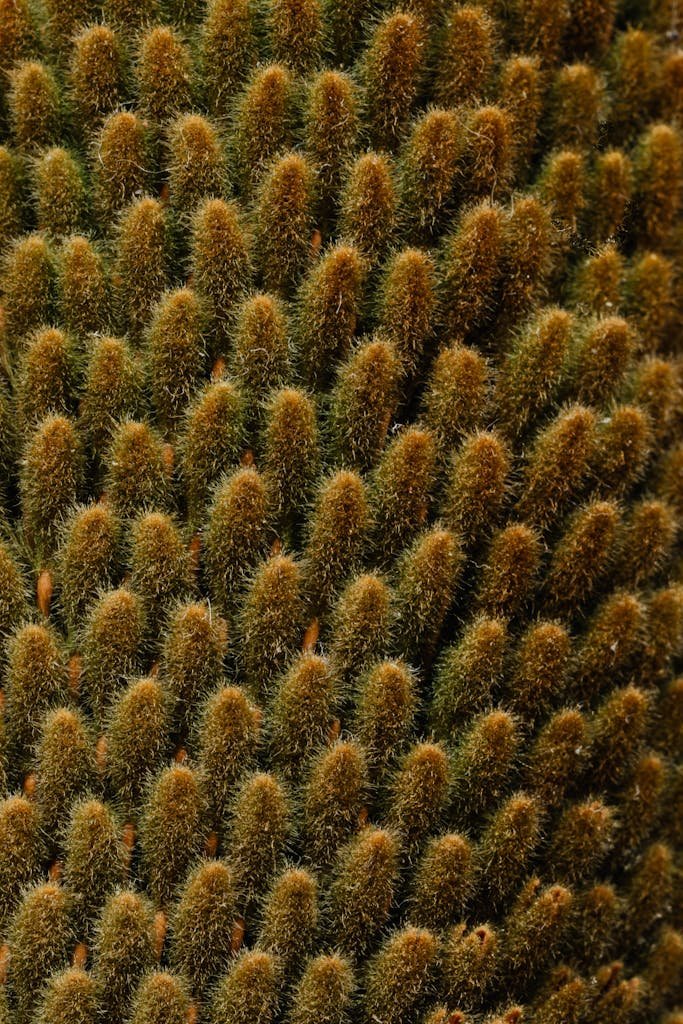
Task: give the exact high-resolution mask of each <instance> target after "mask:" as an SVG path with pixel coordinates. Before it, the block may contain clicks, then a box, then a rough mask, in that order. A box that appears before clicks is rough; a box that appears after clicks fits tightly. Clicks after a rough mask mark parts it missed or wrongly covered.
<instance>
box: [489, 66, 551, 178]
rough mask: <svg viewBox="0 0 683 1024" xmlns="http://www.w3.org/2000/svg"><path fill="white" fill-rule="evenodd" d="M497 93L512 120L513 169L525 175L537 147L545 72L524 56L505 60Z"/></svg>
mask: <svg viewBox="0 0 683 1024" xmlns="http://www.w3.org/2000/svg"><path fill="white" fill-rule="evenodd" d="M498 90H499V102H500V104H501V106H502V107H503V108H504V109H505V110H506V111H507V113H508V116H509V118H510V125H511V130H512V135H513V139H514V144H513V151H512V162H513V166H514V168H515V171H516V172H517V173H518V174H521V175H524V174H525V172H527V168H528V165H529V162H530V160H531V157H532V155H533V152H534V149H535V146H536V141H537V131H538V124H539V121H540V118H541V114H542V113H543V91H542V72H541V69H540V66H539V61H538V58H536V57H531V56H529V55H526V54H523V55H521V56H513V57H510V58H509V59H508V60H506V61H505V63H504V64H503V67H502V70H501V73H500V80H499V84H498ZM527 173H528V172H527Z"/></svg>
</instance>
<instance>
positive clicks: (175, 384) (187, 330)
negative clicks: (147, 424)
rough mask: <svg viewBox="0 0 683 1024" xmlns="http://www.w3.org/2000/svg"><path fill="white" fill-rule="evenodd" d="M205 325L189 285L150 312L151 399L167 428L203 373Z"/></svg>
mask: <svg viewBox="0 0 683 1024" xmlns="http://www.w3.org/2000/svg"><path fill="white" fill-rule="evenodd" d="M205 329H206V320H205V314H204V310H203V309H202V305H201V302H200V300H199V298H198V296H197V294H196V293H195V292H194V291H193V290H192V289H190V288H181V289H177V290H176V291H172V292H169V293H168V294H167V295H165V296H164V297H163V298H162V299H161V300H160V302H159V304H158V305H157V306H156V308H155V309H154V310H153V312H152V317H151V320H150V323H149V327H148V329H147V332H146V337H145V347H146V353H147V356H148V360H149V369H150V374H151V389H152V401H153V402H154V406H155V408H156V411H157V415H158V418H159V421H160V422H161V424H163V425H165V426H166V427H167V429H168V428H170V429H172V428H173V426H174V425H175V424H176V423H177V421H178V419H179V418H180V416H181V415H182V413H183V412H184V411H185V409H186V408H187V405H188V403H189V401H190V399H191V398H192V396H193V395H194V393H195V391H196V390H197V388H198V386H199V383H200V381H201V379H202V377H203V375H204V369H205V364H206V345H205V337H204V335H205Z"/></svg>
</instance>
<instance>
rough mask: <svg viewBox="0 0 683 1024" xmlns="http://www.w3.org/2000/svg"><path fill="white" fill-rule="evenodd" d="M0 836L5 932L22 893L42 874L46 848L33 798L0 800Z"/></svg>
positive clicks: (0, 914) (0, 919)
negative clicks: (0, 841) (0, 843)
mask: <svg viewBox="0 0 683 1024" xmlns="http://www.w3.org/2000/svg"><path fill="white" fill-rule="evenodd" d="M0 839H1V840H2V848H3V851H4V852H3V859H2V862H1V863H0V892H2V909H1V910H0V931H2V934H3V935H5V934H6V931H7V926H8V924H9V923H10V922H11V920H12V915H13V914H14V911H15V909H16V907H17V905H18V904H19V902H20V900H21V898H22V896H23V893H24V892H25V891H26V890H27V889H28V888H29V886H31V885H32V884H33V883H37V882H39V881H40V879H41V876H42V867H43V863H44V859H45V852H46V851H45V849H44V844H43V840H42V837H41V834H40V822H39V817H38V811H37V808H36V805H35V801H32V800H28V799H27V798H26V797H24V796H21V795H15V796H9V797H7V798H6V799H4V800H3V801H2V802H0Z"/></svg>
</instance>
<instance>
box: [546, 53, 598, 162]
mask: <svg viewBox="0 0 683 1024" xmlns="http://www.w3.org/2000/svg"><path fill="white" fill-rule="evenodd" d="M603 91H604V83H603V82H602V81H601V78H600V76H599V74H598V73H597V72H596V71H595V69H594V68H592V67H591V66H590V65H589V64H565V65H564V67H562V68H560V70H559V71H558V72H557V74H556V76H555V80H554V82H553V87H552V99H551V104H552V108H553V112H552V133H553V139H554V142H555V144H556V145H562V146H567V147H569V148H577V149H589V148H590V147H591V146H593V145H595V142H596V140H597V136H598V130H599V121H600V116H601V113H602V105H603Z"/></svg>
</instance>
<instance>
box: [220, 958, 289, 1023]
mask: <svg viewBox="0 0 683 1024" xmlns="http://www.w3.org/2000/svg"><path fill="white" fill-rule="evenodd" d="M281 985H282V976H281V971H280V965H279V963H278V959H277V957H276V956H274V955H273V954H272V953H266V952H265V951H263V950H260V949H248V950H245V951H244V952H242V953H241V954H240V955H239V957H238V958H237V959H236V960H235V962H234V964H233V966H232V967H231V968H230V970H229V971H228V972H227V973H226V974H225V975H224V976H223V978H222V979H221V980H220V982H219V983H218V986H217V987H216V989H215V992H214V995H213V998H212V1000H211V1004H210V1012H211V1014H212V1017H213V1019H214V1020H221V1021H224V1022H225V1024H240V1021H244V1020H257V1021H258V1022H259V1024H274V1022H275V1020H276V1019H277V1013H278V1009H279V1005H280V992H281Z"/></svg>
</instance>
